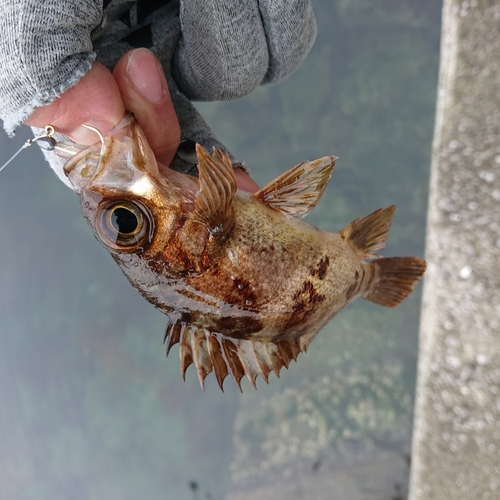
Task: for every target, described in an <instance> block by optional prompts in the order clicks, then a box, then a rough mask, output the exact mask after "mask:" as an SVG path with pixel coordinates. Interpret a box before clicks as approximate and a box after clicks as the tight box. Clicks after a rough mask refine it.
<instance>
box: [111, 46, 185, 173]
mask: <svg viewBox="0 0 500 500" xmlns="http://www.w3.org/2000/svg"><path fill="white" fill-rule="evenodd" d="M113 76H114V77H115V79H116V83H117V84H118V88H119V89H120V92H121V95H122V99H123V102H124V103H125V107H126V108H127V109H128V110H129V111H132V112H133V113H134V115H135V117H136V118H137V121H138V122H139V123H140V125H141V127H142V129H143V130H144V133H145V134H146V137H147V139H148V143H149V145H150V146H151V149H152V150H153V152H154V154H155V156H156V158H157V160H158V161H159V162H160V163H162V164H164V165H169V164H170V162H171V161H172V158H173V157H174V155H175V152H176V151H177V147H178V146H179V141H180V137H181V129H180V126H179V122H178V120H177V115H176V113H175V109H174V105H173V104H172V100H171V98H170V92H169V90H168V84H167V79H166V78H165V74H164V72H163V69H162V68H161V66H160V63H159V61H158V59H156V57H155V55H154V54H153V53H152V52H151V51H149V50H147V49H136V50H132V51H130V52H127V53H126V54H125V55H124V56H123V57H122V58H121V59H120V60H119V61H118V63H117V64H116V67H115V69H114V71H113Z"/></svg>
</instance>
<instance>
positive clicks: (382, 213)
mask: <svg viewBox="0 0 500 500" xmlns="http://www.w3.org/2000/svg"><path fill="white" fill-rule="evenodd" d="M395 210H396V205H391V206H390V207H387V208H383V209H382V208H380V209H378V210H375V212H372V213H371V214H370V215H367V216H366V217H363V218H361V217H359V218H358V219H355V220H353V221H352V222H351V223H350V224H349V225H347V226H346V227H345V228H344V229H342V231H340V236H341V237H342V238H343V239H344V240H346V241H348V242H349V243H350V244H351V245H352V246H353V247H354V249H355V251H356V253H358V254H359V257H360V258H361V259H364V258H367V257H376V256H377V255H376V254H375V252H376V251H377V250H380V249H381V248H384V246H385V240H386V239H387V235H388V234H389V229H390V228H391V223H392V217H393V216H394V211H395Z"/></svg>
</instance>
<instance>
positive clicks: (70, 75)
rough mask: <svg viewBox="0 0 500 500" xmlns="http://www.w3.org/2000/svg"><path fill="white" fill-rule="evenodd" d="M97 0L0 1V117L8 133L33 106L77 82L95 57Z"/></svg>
mask: <svg viewBox="0 0 500 500" xmlns="http://www.w3.org/2000/svg"><path fill="white" fill-rule="evenodd" d="M101 4H102V2H100V1H98V0H79V1H65V2H61V1H58V0H44V1H43V2H40V1H38V0H2V1H1V2H0V19H1V20H2V28H3V29H2V31H3V32H2V33H1V34H0V60H1V61H2V64H1V70H0V118H2V120H3V122H4V128H5V130H6V132H7V133H8V134H9V135H11V134H12V133H13V132H14V129H15V127H16V126H17V125H19V124H20V123H21V122H23V121H24V120H26V119H27V118H28V117H29V116H30V115H31V113H33V111H34V110H35V109H36V108H38V107H40V106H43V105H45V104H49V103H50V102H52V101H53V100H54V99H55V98H56V97H58V96H59V95H61V94H62V93H63V92H64V91H65V90H67V89H68V88H70V87H71V86H73V85H74V84H75V83H76V82H78V81H79V80H80V79H81V78H82V76H83V75H84V74H85V73H86V72H87V71H88V70H89V69H90V67H91V65H92V62H93V61H94V59H95V54H94V52H93V51H92V42H91V40H90V33H91V31H92V29H94V28H95V27H96V26H97V25H98V24H99V23H100V21H101V17H102V7H101Z"/></svg>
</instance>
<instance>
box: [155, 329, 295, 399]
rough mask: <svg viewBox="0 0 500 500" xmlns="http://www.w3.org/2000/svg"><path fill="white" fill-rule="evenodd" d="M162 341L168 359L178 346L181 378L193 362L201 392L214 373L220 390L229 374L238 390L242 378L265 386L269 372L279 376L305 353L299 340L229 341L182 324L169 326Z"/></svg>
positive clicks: (219, 335) (229, 339) (222, 336)
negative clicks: (282, 369)
mask: <svg viewBox="0 0 500 500" xmlns="http://www.w3.org/2000/svg"><path fill="white" fill-rule="evenodd" d="M164 342H165V343H166V345H167V356H168V353H169V352H170V349H171V348H172V346H173V345H175V344H177V343H179V346H180V347H179V355H180V360H181V372H182V376H183V378H184V376H185V374H186V370H187V368H188V366H189V365H191V364H193V363H194V365H195V366H196V371H197V373H198V378H199V380H200V384H201V387H202V389H204V388H205V387H204V382H205V378H206V376H207V375H208V374H209V373H210V372H212V371H213V372H214V373H215V377H216V379H217V382H218V384H219V386H220V388H221V390H222V391H224V389H223V383H224V379H225V378H226V377H227V376H228V375H232V377H233V379H234V381H235V383H236V386H237V387H238V389H239V390H240V391H241V390H242V389H241V379H242V378H243V376H244V375H246V376H247V377H248V379H249V380H250V382H251V384H252V385H253V386H254V388H257V387H256V385H255V380H256V378H257V376H258V375H261V376H262V378H263V379H264V380H265V381H266V383H268V377H269V374H270V373H271V371H274V373H275V374H276V375H277V376H278V377H279V373H280V370H281V368H282V367H283V366H284V367H286V368H288V366H289V364H290V361H291V360H292V359H293V360H295V361H296V360H297V356H298V355H299V353H300V352H301V351H302V350H304V349H303V348H302V346H301V342H300V340H282V341H280V342H277V343H274V342H262V341H253V340H241V339H232V338H229V337H226V336H225V335H222V334H220V333H213V332H210V331H208V330H207V329H205V328H199V327H197V326H194V325H187V324H186V323H184V322H182V321H178V322H171V323H169V324H168V326H167V330H166V332H165V340H164Z"/></svg>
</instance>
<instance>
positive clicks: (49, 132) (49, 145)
mask: <svg viewBox="0 0 500 500" xmlns="http://www.w3.org/2000/svg"><path fill="white" fill-rule="evenodd" d="M54 133H55V129H54V127H53V126H52V125H46V126H45V129H44V131H43V132H42V133H41V134H40V135H37V136H36V137H34V138H33V139H28V140H27V141H26V142H25V143H24V144H23V145H22V146H21V147H20V148H19V149H18V150H17V151H16V152H15V153H14V155H13V156H12V157H11V158H10V159H9V160H7V161H6V162H5V163H4V164H3V165H2V166H1V167H0V172H1V171H2V170H3V169H4V168H5V167H6V166H7V165H8V164H9V163H10V162H11V161H12V160H13V159H14V158H15V157H16V156H17V155H18V154H19V153H20V152H21V151H22V150H23V149H26V148H29V147H30V146H31V145H32V144H34V143H35V142H38V144H39V146H40V147H41V148H42V149H46V150H47V151H53V150H54V148H55V146H56V140H55V139H54V137H53V136H54Z"/></svg>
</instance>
